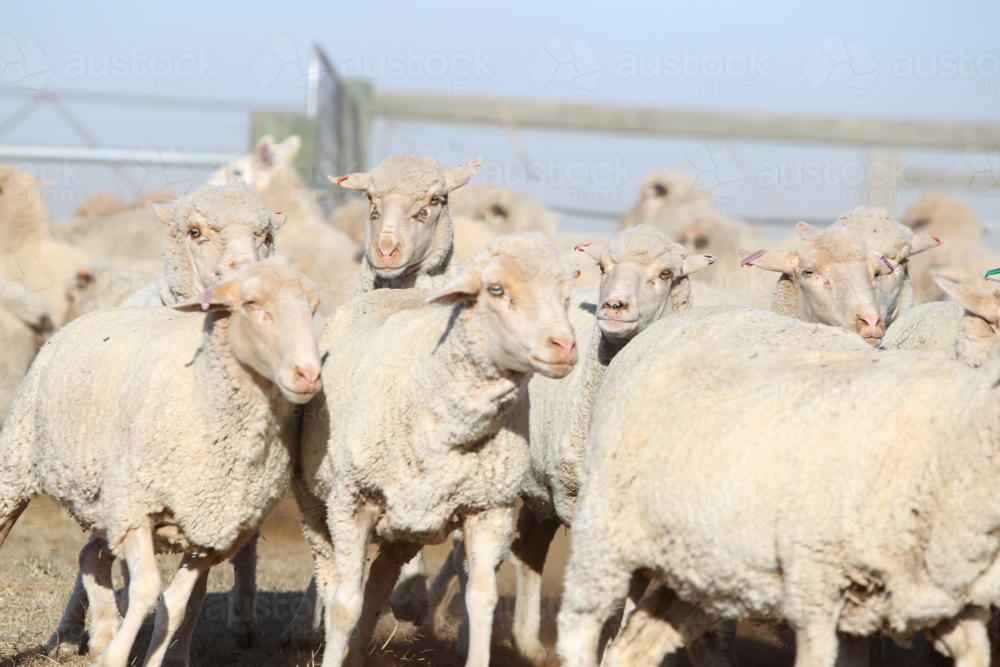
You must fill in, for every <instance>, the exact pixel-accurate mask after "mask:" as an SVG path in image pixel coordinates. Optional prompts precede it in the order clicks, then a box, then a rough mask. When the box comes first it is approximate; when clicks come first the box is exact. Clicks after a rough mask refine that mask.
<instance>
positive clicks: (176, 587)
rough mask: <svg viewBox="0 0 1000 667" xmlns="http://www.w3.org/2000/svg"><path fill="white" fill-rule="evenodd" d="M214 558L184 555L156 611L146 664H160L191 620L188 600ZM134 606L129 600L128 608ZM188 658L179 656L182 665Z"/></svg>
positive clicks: (154, 665) (145, 666)
mask: <svg viewBox="0 0 1000 667" xmlns="http://www.w3.org/2000/svg"><path fill="white" fill-rule="evenodd" d="M214 560H215V559H214V557H212V556H202V555H197V556H196V555H192V554H184V558H182V559H181V565H180V567H179V568H177V572H176V573H174V576H173V578H172V579H171V580H170V585H169V586H167V590H165V591H163V595H162V596H161V597H160V606H159V608H158V609H157V610H156V620H155V621H154V623H153V638H152V639H151V640H150V642H149V650H148V651H147V652H146V661H145V662H143V663H142V665H143V667H160V665H161V664H162V663H163V658H164V656H165V655H166V654H167V648H169V647H170V643H171V640H172V639H173V638H174V635H175V634H176V632H177V630H178V629H179V628H180V627H181V626H182V625H184V623H185V622H186V621H187V620H188V600H190V599H191V593H192V592H193V591H194V590H195V588H196V586H197V584H198V580H199V579H200V578H201V577H202V576H203V575H206V574H207V573H208V568H209V567H211V566H212V563H213V562H214ZM131 608H132V603H131V601H130V602H129V611H131ZM198 611H200V605H199V609H198ZM188 657H189V656H186V655H185V656H177V659H178V660H179V661H180V663H181V664H186V663H187V662H188Z"/></svg>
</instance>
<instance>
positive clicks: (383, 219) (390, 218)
mask: <svg viewBox="0 0 1000 667" xmlns="http://www.w3.org/2000/svg"><path fill="white" fill-rule="evenodd" d="M482 162H483V160H482V158H479V157H477V158H476V159H475V160H473V161H472V162H471V163H469V164H464V165H462V166H460V167H457V168H455V169H452V170H450V171H445V170H444V169H442V168H441V166H440V165H438V163H437V162H435V161H434V160H432V159H430V158H421V157H416V156H415V155H410V154H408V153H404V154H401V155H392V156H389V157H387V158H386V159H384V160H383V161H382V162H381V164H379V166H377V167H375V169H373V170H372V171H371V172H368V173H354V174H349V175H347V176H341V177H340V178H337V179H333V178H331V180H332V181H334V182H335V183H336V184H337V185H339V186H341V187H343V188H347V189H349V190H356V191H360V192H364V193H365V195H366V196H367V197H368V200H369V201H370V206H369V210H368V215H367V218H366V219H365V235H364V239H365V240H364V253H365V254H364V258H363V259H362V262H361V278H360V279H359V281H358V289H357V293H358V294H361V293H363V292H367V291H371V290H373V289H378V288H381V287H393V288H399V287H427V286H429V285H431V284H434V283H435V282H439V280H440V279H439V277H443V278H444V279H445V280H448V279H450V278H451V277H452V276H454V275H455V273H456V272H457V270H458V262H457V259H456V257H455V251H454V226H453V224H452V220H451V215H450V213H449V211H448V196H449V193H450V192H452V191H453V190H455V189H457V188H460V187H462V186H463V185H465V184H466V183H468V182H469V179H470V178H471V177H472V176H475V175H476V173H477V172H476V167H478V166H479V165H480V164H482ZM432 289H433V288H432Z"/></svg>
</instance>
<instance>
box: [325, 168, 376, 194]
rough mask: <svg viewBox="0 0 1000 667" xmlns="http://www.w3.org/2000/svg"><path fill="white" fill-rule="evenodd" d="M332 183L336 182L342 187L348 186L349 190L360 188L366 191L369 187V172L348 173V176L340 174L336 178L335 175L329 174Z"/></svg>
mask: <svg viewBox="0 0 1000 667" xmlns="http://www.w3.org/2000/svg"><path fill="white" fill-rule="evenodd" d="M327 178H329V179H330V182H331V183H336V184H337V185H339V186H340V187H342V188H347V189H348V190H360V191H361V192H364V191H365V190H367V189H368V173H363V172H357V173H354V174H348V175H347V176H339V177H337V178H334V177H333V176H327Z"/></svg>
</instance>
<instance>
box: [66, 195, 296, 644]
mask: <svg viewBox="0 0 1000 667" xmlns="http://www.w3.org/2000/svg"><path fill="white" fill-rule="evenodd" d="M153 211H154V212H155V213H156V215H157V217H158V218H159V219H160V220H162V221H163V222H164V223H165V224H167V225H169V227H170V231H169V232H168V233H167V235H166V237H165V238H164V239H163V241H162V243H161V247H160V249H161V254H162V256H163V264H165V265H166V266H165V268H164V269H163V270H162V271H161V272H160V273H159V275H157V276H156V279H155V281H154V282H152V283H149V284H148V285H146V287H143V288H141V289H140V290H138V291H137V292H136V293H135V294H133V295H132V296H130V297H129V298H128V299H127V300H126V301H125V303H124V305H125V306H126V307H143V306H172V305H176V304H178V303H184V302H187V301H189V300H191V299H193V298H195V297H196V296H197V295H199V294H201V293H203V292H204V291H205V289H206V288H208V287H211V286H213V285H214V284H215V283H216V282H218V281H219V279H220V278H221V276H222V274H223V273H225V272H226V271H231V270H233V269H234V268H236V267H237V266H239V265H241V264H246V263H249V262H255V261H257V260H259V259H263V258H267V257H270V256H271V254H272V253H273V252H274V233H275V232H276V231H277V229H278V228H279V227H280V226H281V224H282V223H283V222H284V218H285V217H284V215H272V214H271V212H270V211H268V210H267V208H266V207H265V206H264V203H263V202H262V201H261V200H260V197H258V196H257V194H256V193H254V191H253V190H251V189H250V188H249V186H247V185H246V183H243V182H241V181H234V182H232V183H230V184H229V185H227V186H225V187H215V186H211V185H207V186H204V187H202V188H200V189H199V190H197V191H196V192H194V193H193V194H191V195H188V196H186V197H182V198H180V199H178V200H176V201H174V202H173V203H172V204H169V205H157V204H153ZM90 268H96V269H97V270H98V273H97V274H96V275H95V274H94V273H91V271H90ZM119 271H121V270H120V269H116V268H114V267H109V266H107V265H106V264H98V265H97V266H96V267H95V266H94V264H89V265H87V267H84V268H83V269H80V270H79V271H78V272H77V275H76V280H77V289H72V288H68V290H67V291H68V294H70V295H71V297H76V298H77V299H81V298H86V297H87V296H88V294H89V295H90V298H91V299H94V298H95V295H96V297H99V298H100V299H108V298H110V297H111V296H112V295H114V294H115V293H116V290H113V289H111V288H112V287H113V286H114V285H113V284H107V285H103V287H104V289H101V290H96V289H90V288H89V286H88V284H87V283H84V284H83V285H80V282H81V281H87V280H94V281H95V282H99V283H103V282H104V281H103V280H102V278H111V279H114V277H115V275H116V274H118V272H119ZM84 272H86V273H84ZM109 274H110V275H109ZM126 276H128V277H131V272H126ZM72 278H73V276H71V279H72ZM127 282H130V280H129V281H127ZM119 291H120V290H119ZM93 305H94V304H93V303H92V302H91V303H83V304H81V303H80V301H79V300H76V301H74V303H73V306H72V307H73V308H75V309H76V310H83V309H85V308H88V307H91V306H93ZM256 543H257V540H256V537H253V538H251V539H250V541H248V542H247V543H246V544H245V545H244V546H243V549H242V550H241V554H240V557H239V558H234V561H233V564H234V566H235V567H236V578H235V583H234V585H233V589H232V591H231V592H230V616H229V619H228V625H229V627H230V629H231V630H232V631H233V633H234V634H235V635H236V637H237V638H238V639H239V640H240V641H241V642H243V643H245V644H253V643H255V641H256V636H257V625H256V621H255V619H254V617H253V612H252V609H253V600H254V599H255V596H256V587H255V585H254V581H253V578H254V570H253V569H248V568H246V567H244V566H242V565H241V564H242V563H246V562H252V563H256V560H257V559H256ZM107 550H108V548H107V545H106V544H105V543H104V541H103V540H101V539H100V538H92V539H91V541H90V542H89V543H88V544H87V545H86V546H85V547H84V549H83V550H82V551H81V553H80V563H81V568H80V571H79V573H78V574H77V579H76V584H75V586H74V589H73V594H72V596H71V597H70V600H69V602H68V603H67V605H66V609H65V611H64V612H63V616H62V619H61V620H60V622H59V627H58V628H57V629H56V631H55V633H53V635H52V637H51V638H50V639H49V643H48V646H47V649H48V653H49V656H50V657H60V656H70V655H76V654H77V653H78V652H79V649H80V645H81V643H82V641H83V629H84V623H83V621H84V616H85V612H86V607H87V604H88V598H90V597H94V596H92V595H89V593H90V592H92V591H93V590H94V588H93V587H91V589H90V591H87V590H86V589H85V586H84V578H85V577H96V578H97V580H98V581H101V582H106V581H110V579H111V575H110V569H109V568H110V567H111V564H112V562H113V560H114V558H113V557H110V558H109V557H108V556H107ZM109 599H113V594H112V593H110V592H109V591H103V592H102V594H101V595H99V596H97V597H96V598H95V599H93V600H90V604H91V608H92V609H93V613H92V618H93V621H94V622H93V623H92V626H93V627H92V629H91V634H93V635H95V636H96V637H98V638H101V639H106V638H109V637H110V635H109V634H108V633H107V632H105V630H104V628H105V627H106V626H107V624H108V620H107V619H109V618H110V619H112V621H114V620H115V619H116V618H117V617H116V616H115V614H114V609H113V607H112V608H111V609H105V608H102V605H105V602H106V601H107V600H109ZM244 599H249V603H243V600H244ZM105 606H106V605H105ZM90 648H91V653H92V654H96V653H97V652H98V651H100V649H101V648H103V644H101V641H100V639H92V640H91V642H90Z"/></svg>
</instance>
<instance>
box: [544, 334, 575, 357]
mask: <svg viewBox="0 0 1000 667" xmlns="http://www.w3.org/2000/svg"><path fill="white" fill-rule="evenodd" d="M549 344H550V345H554V346H555V347H558V348H559V350H560V351H561V352H562V354H561V356H564V357H570V356H572V354H573V348H575V347H576V341H575V340H570V339H566V338H550V339H549Z"/></svg>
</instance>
